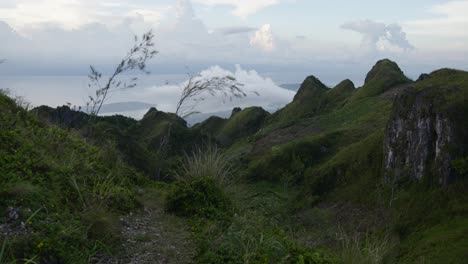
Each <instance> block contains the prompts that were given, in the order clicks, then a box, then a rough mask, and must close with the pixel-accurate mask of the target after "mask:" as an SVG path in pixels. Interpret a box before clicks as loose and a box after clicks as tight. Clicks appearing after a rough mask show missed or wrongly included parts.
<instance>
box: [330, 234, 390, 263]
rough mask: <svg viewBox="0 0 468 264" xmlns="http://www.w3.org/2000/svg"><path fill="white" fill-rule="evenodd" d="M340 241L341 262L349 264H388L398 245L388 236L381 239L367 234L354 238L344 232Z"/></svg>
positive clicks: (339, 253)
mask: <svg viewBox="0 0 468 264" xmlns="http://www.w3.org/2000/svg"><path fill="white" fill-rule="evenodd" d="M339 239H340V241H341V247H340V249H339V252H338V255H339V259H340V261H339V262H340V263H349V264H380V263H387V261H389V258H390V257H391V254H392V253H393V251H394V250H395V244H396V243H395V241H393V240H392V239H391V238H390V237H389V236H388V235H386V236H382V237H379V236H377V235H370V234H366V235H365V237H356V236H354V237H353V236H349V235H347V234H346V233H344V232H342V234H341V236H340V238H339ZM392 261H394V260H392Z"/></svg>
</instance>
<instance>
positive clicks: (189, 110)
mask: <svg viewBox="0 0 468 264" xmlns="http://www.w3.org/2000/svg"><path fill="white" fill-rule="evenodd" d="M189 77H190V78H189V80H188V81H187V83H186V84H185V86H184V87H183V89H182V94H181V95H180V98H179V102H178V103H177V106H176V112H175V114H176V115H179V116H181V117H182V118H186V117H189V116H191V115H193V114H197V113H199V112H198V111H194V109H195V107H196V106H197V103H198V102H200V101H203V100H205V98H204V97H202V95H204V94H208V95H211V96H216V95H219V94H221V95H224V96H225V97H229V99H230V100H232V97H236V98H242V97H246V96H247V94H246V93H245V92H244V91H243V90H242V86H243V84H241V83H239V82H237V80H236V79H235V78H234V77H232V76H229V75H227V76H222V77H219V76H215V77H203V76H202V75H201V74H198V75H195V76H189ZM189 101H192V102H193V104H192V105H189V106H187V105H186V104H187V102H189Z"/></svg>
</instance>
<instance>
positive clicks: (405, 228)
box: [0, 59, 468, 264]
mask: <svg viewBox="0 0 468 264" xmlns="http://www.w3.org/2000/svg"><path fill="white" fill-rule="evenodd" d="M466 98H468V72H464V71H458V70H451V69H441V70H437V71H434V72H432V73H431V74H429V75H425V78H421V79H420V80H418V81H414V82H413V81H411V80H409V79H408V78H407V77H406V76H405V74H404V73H403V72H402V71H401V69H400V68H399V67H398V65H397V64H396V63H395V62H392V61H390V60H387V59H385V60H381V61H378V62H377V63H376V65H375V66H374V67H373V68H372V69H371V70H370V72H369V73H368V74H367V77H366V79H365V84H364V85H363V86H362V87H360V88H356V87H355V85H354V84H353V83H352V82H351V81H350V80H344V81H342V82H341V83H339V84H338V85H337V86H336V87H334V88H328V87H326V86H325V85H324V84H323V83H322V82H321V81H320V80H318V79H317V78H315V77H314V76H309V77H307V78H306V79H305V81H304V82H303V84H302V85H301V88H300V89H299V91H298V93H297V94H296V96H295V97H294V100H293V101H292V102H291V103H290V104H288V105H287V106H285V107H284V108H283V109H280V110H279V111H277V112H275V113H268V112H266V111H265V110H263V109H262V108H260V107H249V108H245V109H243V110H240V109H235V111H233V114H232V116H231V117H230V118H227V119H223V118H219V117H211V118H209V119H207V120H205V121H204V122H202V123H199V124H197V125H195V126H194V127H191V128H190V127H188V126H187V124H186V122H185V120H183V119H182V118H180V117H178V116H177V115H175V114H172V113H165V112H161V111H158V110H157V109H155V108H152V109H150V110H149V111H148V113H147V114H146V115H145V116H144V117H143V119H141V120H138V121H137V120H134V119H131V118H126V117H122V116H113V117H96V116H89V115H87V114H85V113H82V112H77V111H73V110H71V109H70V108H68V107H59V108H56V109H53V108H50V107H46V106H42V107H39V108H35V109H33V110H31V111H28V109H24V108H23V107H21V106H19V105H18V103H17V102H16V101H15V100H13V99H11V98H9V97H8V96H7V95H3V94H2V95H0V197H1V199H0V211H3V212H5V214H3V215H2V216H1V217H0V220H1V221H0V243H2V245H3V246H2V245H0V246H1V247H0V249H1V250H0V263H3V262H5V263H127V262H130V260H135V259H138V260H140V261H141V263H161V262H162V263H294V264H296V263H464V261H466V259H467V258H468V255H467V250H466V249H467V248H468V229H467V226H468V192H467V190H468V189H467V187H468V186H467V183H468V178H467V177H468V140H467V139H468V135H467V131H468V122H467V119H466V118H465V117H466V114H467V113H468V104H467V100H466ZM135 255H137V256H136V257H135ZM130 256H132V257H130ZM177 260H179V262H177ZM28 261H29V262H28ZM145 261H146V262H145ZM136 263H139V262H136Z"/></svg>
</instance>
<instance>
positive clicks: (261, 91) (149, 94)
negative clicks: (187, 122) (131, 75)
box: [131, 65, 295, 113]
mask: <svg viewBox="0 0 468 264" xmlns="http://www.w3.org/2000/svg"><path fill="white" fill-rule="evenodd" d="M200 76H201V78H209V77H215V76H218V77H223V76H232V77H234V78H236V80H237V81H238V82H239V83H241V84H243V86H242V89H243V90H244V91H245V92H246V94H247V97H244V98H230V97H226V96H223V95H222V94H220V95H218V96H210V95H209V94H204V95H203V96H202V97H199V98H197V99H200V98H203V99H204V100H203V101H202V102H200V103H198V104H197V103H195V102H193V101H192V102H188V104H189V105H190V104H196V107H195V110H197V111H200V112H203V113H211V112H220V111H229V110H231V109H232V108H234V107H242V108H244V107H248V106H261V107H263V108H264V109H266V110H268V111H271V112H274V111H276V110H278V109H279V108H281V107H283V106H284V105H286V104H288V103H289V102H291V101H292V98H293V97H294V94H295V93H294V92H292V91H289V90H286V89H283V88H281V87H279V86H278V85H277V84H276V83H274V82H273V80H271V79H270V78H265V77H263V76H261V75H260V74H258V73H257V72H256V71H255V70H245V69H243V68H242V67H241V66H239V65H236V69H235V70H234V71H229V70H226V69H223V68H221V67H220V66H213V67H210V68H209V69H206V70H204V71H202V72H201V73H200ZM186 84H187V82H186V81H185V82H182V83H180V84H176V85H162V86H154V87H148V88H145V89H144V90H138V91H137V90H134V92H133V93H132V94H131V97H132V98H134V99H136V100H139V101H144V102H148V103H153V104H156V105H157V108H158V109H159V110H163V111H168V112H174V111H175V106H176V104H177V102H178V99H179V97H180V94H181V91H182V88H183V87H184V86H185V85H186Z"/></svg>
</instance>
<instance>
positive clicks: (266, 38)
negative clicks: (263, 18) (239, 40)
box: [250, 24, 276, 53]
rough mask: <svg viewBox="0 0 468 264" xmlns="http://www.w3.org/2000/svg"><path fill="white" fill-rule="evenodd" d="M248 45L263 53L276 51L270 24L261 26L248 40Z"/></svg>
mask: <svg viewBox="0 0 468 264" xmlns="http://www.w3.org/2000/svg"><path fill="white" fill-rule="evenodd" d="M250 45H252V46H254V47H256V48H258V49H260V50H262V51H264V52H267V53H268V52H272V51H274V50H275V49H276V43H275V38H274V36H273V32H272V30H271V25H270V24H265V25H263V26H262V27H261V28H260V29H259V30H258V31H256V32H255V35H254V36H252V38H250Z"/></svg>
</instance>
